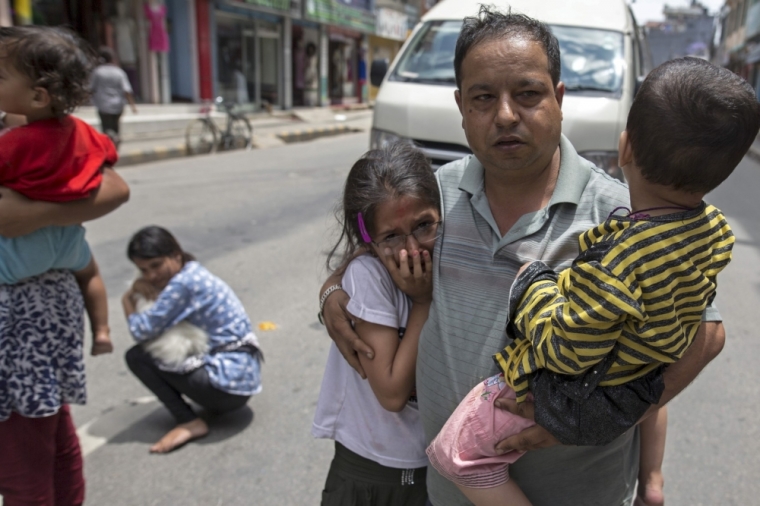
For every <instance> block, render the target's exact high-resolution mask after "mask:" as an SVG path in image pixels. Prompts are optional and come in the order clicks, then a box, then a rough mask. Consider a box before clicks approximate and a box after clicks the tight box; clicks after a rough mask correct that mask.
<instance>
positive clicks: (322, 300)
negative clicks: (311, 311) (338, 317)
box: [317, 285, 343, 325]
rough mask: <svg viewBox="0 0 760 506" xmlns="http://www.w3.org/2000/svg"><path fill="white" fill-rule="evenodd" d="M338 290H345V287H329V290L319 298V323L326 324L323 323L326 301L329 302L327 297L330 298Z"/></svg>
mask: <svg viewBox="0 0 760 506" xmlns="http://www.w3.org/2000/svg"><path fill="white" fill-rule="evenodd" d="M338 290H343V287H342V286H341V285H332V286H330V287H328V288H327V290H325V292H324V293H323V294H322V296H321V297H320V298H319V313H318V314H317V318H318V319H319V323H321V324H322V325H324V324H325V322H324V321H322V311H324V309H325V301H327V297H329V296H330V294H331V293H333V292H336V291H338Z"/></svg>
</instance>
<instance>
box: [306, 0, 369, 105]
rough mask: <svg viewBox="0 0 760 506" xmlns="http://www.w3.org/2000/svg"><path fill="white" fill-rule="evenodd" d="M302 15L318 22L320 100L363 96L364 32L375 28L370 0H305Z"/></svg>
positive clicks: (330, 101)
mask: <svg viewBox="0 0 760 506" xmlns="http://www.w3.org/2000/svg"><path fill="white" fill-rule="evenodd" d="M305 18H306V19H308V20H311V21H315V22H319V23H322V25H323V27H322V29H321V34H320V45H319V47H318V49H319V51H318V54H319V69H320V90H319V91H320V93H319V95H320V104H321V105H327V104H352V103H357V102H364V101H366V99H367V96H366V94H367V86H366V85H367V35H368V34H371V33H374V31H375V16H374V15H373V14H372V12H371V1H370V0H344V1H338V0H308V1H307V2H306V9H305Z"/></svg>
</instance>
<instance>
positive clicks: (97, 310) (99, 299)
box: [74, 257, 113, 355]
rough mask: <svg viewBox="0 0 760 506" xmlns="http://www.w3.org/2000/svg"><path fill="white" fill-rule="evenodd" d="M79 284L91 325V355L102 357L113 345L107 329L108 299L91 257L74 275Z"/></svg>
mask: <svg viewBox="0 0 760 506" xmlns="http://www.w3.org/2000/svg"><path fill="white" fill-rule="evenodd" d="M74 276H75V277H76V279H77V283H79V289H80V290H82V297H83V298H84V305H85V308H86V309H87V316H89V317H90V324H91V325H92V335H93V341H92V349H91V354H92V355H102V354H103V353H111V352H112V351H113V344H112V343H111V337H110V330H109V328H108V297H107V295H106V285H105V283H104V282H103V278H102V277H101V276H100V270H99V269H98V264H97V263H96V262H95V258H94V257H93V258H92V260H90V263H89V264H88V265H87V267H85V268H84V269H82V270H81V271H77V272H75V273H74Z"/></svg>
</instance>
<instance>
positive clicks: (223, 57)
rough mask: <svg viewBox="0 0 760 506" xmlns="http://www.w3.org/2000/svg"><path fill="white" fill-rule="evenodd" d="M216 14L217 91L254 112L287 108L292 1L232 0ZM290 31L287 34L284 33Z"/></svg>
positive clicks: (215, 69) (221, 6)
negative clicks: (288, 15)
mask: <svg viewBox="0 0 760 506" xmlns="http://www.w3.org/2000/svg"><path fill="white" fill-rule="evenodd" d="M216 6H217V9H216V12H215V22H214V28H215V32H216V34H215V37H214V42H215V46H216V47H215V50H214V55H215V64H214V75H215V79H214V80H215V85H214V90H215V95H216V96H221V97H223V98H224V99H225V100H227V101H231V102H235V103H237V104H248V106H247V107H244V109H245V108H247V109H249V110H251V109H252V110H260V109H271V108H283V107H287V106H288V102H289V97H288V100H286V95H288V92H289V88H290V86H289V85H288V86H287V87H286V86H285V82H286V80H285V79H284V76H285V74H286V71H289V70H290V65H289V62H288V65H287V68H286V65H285V63H286V62H285V56H284V55H285V53H286V52H287V53H290V44H291V41H290V33H289V29H286V25H287V26H289V25H290V18H289V17H286V16H285V15H286V14H289V13H290V11H289V10H290V7H291V2H290V1H289V0H248V1H247V2H243V1H239V0H228V1H227V2H218V3H217V5H216ZM286 33H287V37H286V36H285V34H286Z"/></svg>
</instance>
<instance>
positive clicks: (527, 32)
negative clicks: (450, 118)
mask: <svg viewBox="0 0 760 506" xmlns="http://www.w3.org/2000/svg"><path fill="white" fill-rule="evenodd" d="M511 36H521V37H527V38H528V39H530V40H532V41H534V42H538V43H539V44H541V47H543V49H544V52H545V53H546V58H547V60H549V68H548V69H547V70H548V72H549V75H550V76H551V78H552V84H553V85H554V86H555V87H556V86H557V84H558V83H559V75H560V70H561V66H560V58H559V42H558V41H557V38H556V37H555V36H554V35H553V34H552V32H551V30H550V29H549V27H548V26H547V25H545V24H544V23H542V22H541V21H538V20H537V19H533V18H531V17H528V16H526V15H524V14H514V13H512V10H511V9H510V10H508V11H507V12H506V13H504V12H500V11H499V10H498V9H497V8H496V7H495V6H493V5H481V6H480V11H479V12H478V15H477V16H473V17H467V18H464V23H463V24H462V31H461V32H459V37H458V38H457V45H456V49H455V50H454V76H455V77H456V82H457V88H459V89H460V90H461V89H462V62H464V58H465V56H467V53H468V52H469V51H470V49H472V48H473V47H474V46H477V45H478V44H480V43H481V42H486V41H491V40H495V39H505V38H507V37H511Z"/></svg>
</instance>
